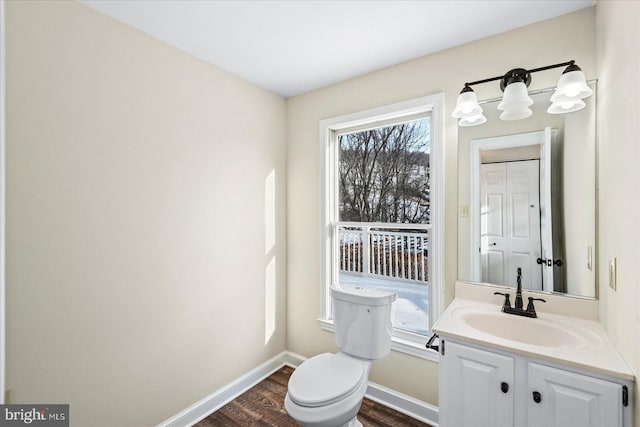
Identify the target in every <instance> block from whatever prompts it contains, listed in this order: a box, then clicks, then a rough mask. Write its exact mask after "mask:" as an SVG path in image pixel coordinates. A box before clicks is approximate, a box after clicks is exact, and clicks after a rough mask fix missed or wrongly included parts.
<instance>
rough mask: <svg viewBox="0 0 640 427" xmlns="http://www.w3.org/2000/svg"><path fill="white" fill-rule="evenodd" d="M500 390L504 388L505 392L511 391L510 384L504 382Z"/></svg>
mask: <svg viewBox="0 0 640 427" xmlns="http://www.w3.org/2000/svg"><path fill="white" fill-rule="evenodd" d="M500 390H502V392H503V393H508V392H509V384H507V383H505V382H503V383H502V384H500Z"/></svg>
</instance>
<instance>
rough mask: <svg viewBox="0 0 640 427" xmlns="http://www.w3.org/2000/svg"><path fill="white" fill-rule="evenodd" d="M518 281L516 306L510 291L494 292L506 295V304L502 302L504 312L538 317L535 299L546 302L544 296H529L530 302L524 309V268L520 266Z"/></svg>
mask: <svg viewBox="0 0 640 427" xmlns="http://www.w3.org/2000/svg"><path fill="white" fill-rule="evenodd" d="M516 283H517V284H518V287H517V288H516V302H515V307H511V301H510V300H509V294H508V293H506V292H505V293H502V292H494V293H493V294H494V295H503V296H504V304H502V312H503V313H508V314H515V315H518V316H525V317H538V315H537V314H536V308H535V307H534V306H533V302H534V301H542V302H546V301H545V300H543V299H542V298H533V297H529V298H528V299H529V304H527V309H526V310H523V309H522V269H521V268H520V267H518V276H517V277H516Z"/></svg>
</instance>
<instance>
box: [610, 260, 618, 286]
mask: <svg viewBox="0 0 640 427" xmlns="http://www.w3.org/2000/svg"><path fill="white" fill-rule="evenodd" d="M616 264H617V262H616V257H614V256H612V257H611V258H609V287H610V288H611V289H613V290H614V291H615V290H616V286H617V283H616V270H617V266H616Z"/></svg>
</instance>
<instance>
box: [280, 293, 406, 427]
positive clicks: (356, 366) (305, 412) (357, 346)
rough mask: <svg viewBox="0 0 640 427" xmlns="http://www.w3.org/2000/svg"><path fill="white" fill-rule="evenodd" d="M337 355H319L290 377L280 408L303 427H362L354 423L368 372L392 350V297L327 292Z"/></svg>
mask: <svg viewBox="0 0 640 427" xmlns="http://www.w3.org/2000/svg"><path fill="white" fill-rule="evenodd" d="M331 298H332V299H333V317H334V319H333V322H334V327H335V335H336V344H337V346H338V348H339V349H340V350H341V351H340V352H339V353H336V354H332V353H323V354H320V355H318V356H315V357H312V358H310V359H308V360H307V361H305V362H304V363H302V364H301V365H300V366H299V367H298V368H297V369H296V370H295V371H294V372H293V374H292V375H291V378H290V379H289V387H288V392H287V396H286V397H285V399H284V406H285V408H286V409H287V412H288V413H289V415H290V416H291V417H292V418H293V419H294V420H296V421H297V422H298V423H299V424H300V425H302V426H303V427H362V424H361V423H360V422H359V421H358V419H357V418H356V416H357V414H358V411H359V410H360V405H361V403H362V399H363V398H364V394H365V392H366V391H367V378H368V376H369V369H370V368H371V364H372V363H373V361H374V360H375V359H380V358H382V357H384V356H386V355H387V354H389V351H390V349H391V305H392V304H393V302H394V301H395V300H396V294H395V293H393V292H385V291H381V290H377V289H369V288H354V289H337V288H333V287H332V288H331Z"/></svg>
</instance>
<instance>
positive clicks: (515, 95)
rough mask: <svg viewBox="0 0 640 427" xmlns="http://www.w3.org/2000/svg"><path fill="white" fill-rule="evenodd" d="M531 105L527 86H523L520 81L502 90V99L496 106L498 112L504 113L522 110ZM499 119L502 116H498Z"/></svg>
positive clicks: (531, 100) (531, 101)
mask: <svg viewBox="0 0 640 427" xmlns="http://www.w3.org/2000/svg"><path fill="white" fill-rule="evenodd" d="M531 104H533V99H531V97H530V96H529V93H528V92H527V85H525V84H524V82H522V81H520V82H514V83H511V84H509V85H508V86H507V87H506V88H505V89H504V96H503V97H502V101H500V104H498V110H502V111H504V112H507V111H511V110H522V109H523V108H526V107H528V106H529V105H531ZM527 110H528V108H527ZM527 117H528V116H527ZM500 118H502V116H500ZM505 120H511V119H505ZM513 120H515V119H513Z"/></svg>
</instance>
